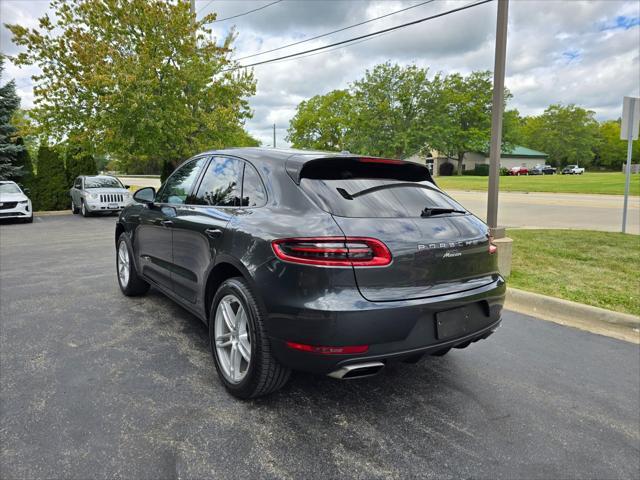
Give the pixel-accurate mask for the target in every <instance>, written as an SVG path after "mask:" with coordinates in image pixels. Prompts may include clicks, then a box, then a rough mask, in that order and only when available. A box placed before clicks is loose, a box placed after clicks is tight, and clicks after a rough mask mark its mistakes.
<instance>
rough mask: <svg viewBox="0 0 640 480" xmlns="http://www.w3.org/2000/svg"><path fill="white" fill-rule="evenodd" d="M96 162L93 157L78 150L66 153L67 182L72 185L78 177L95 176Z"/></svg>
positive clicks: (96, 170)
mask: <svg viewBox="0 0 640 480" xmlns="http://www.w3.org/2000/svg"><path fill="white" fill-rule="evenodd" d="M97 173H98V169H97V168H96V160H95V158H93V155H90V154H88V153H86V152H83V151H82V150H80V149H71V150H69V151H68V152H67V182H68V183H69V185H71V184H72V183H73V181H74V180H75V178H76V177H77V176H79V175H97Z"/></svg>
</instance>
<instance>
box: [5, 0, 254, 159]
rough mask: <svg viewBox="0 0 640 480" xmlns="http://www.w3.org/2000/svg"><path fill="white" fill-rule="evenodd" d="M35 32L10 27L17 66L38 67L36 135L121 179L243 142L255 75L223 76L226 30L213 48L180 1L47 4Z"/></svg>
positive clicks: (61, 0)
mask: <svg viewBox="0 0 640 480" xmlns="http://www.w3.org/2000/svg"><path fill="white" fill-rule="evenodd" d="M51 9H52V10H53V13H54V14H55V17H54V18H55V20H52V19H51V18H49V16H48V15H45V16H43V17H42V18H40V19H39V27H38V28H34V29H27V28H25V27H23V26H21V25H17V24H14V25H8V26H7V27H8V28H9V30H11V32H12V33H13V41H14V43H16V44H17V45H19V46H22V47H24V48H25V52H23V53H20V54H18V55H17V56H16V57H15V58H14V61H15V63H16V64H18V65H37V66H38V67H40V69H41V70H42V72H43V73H42V75H38V76H36V77H34V83H35V86H34V94H35V107H34V108H33V109H32V111H31V112H30V115H31V116H32V117H33V118H34V120H36V123H37V125H38V128H39V131H40V132H42V133H44V134H45V135H46V136H47V137H48V138H50V139H53V140H54V141H55V142H56V143H59V142H61V141H68V142H69V143H70V144H73V145H76V146H78V147H80V148H82V150H83V151H86V152H91V153H92V154H102V153H104V154H110V155H112V156H113V157H114V158H117V159H118V160H119V164H120V165H121V166H122V167H123V169H124V170H125V171H132V172H133V171H138V172H141V171H150V170H155V171H159V169H160V166H161V164H162V161H164V160H169V161H172V162H174V163H175V162H178V161H179V160H180V159H184V158H186V157H189V156H191V155H192V154H194V153H196V152H198V151H201V150H203V149H208V148H219V147H224V146H229V145H233V144H234V142H236V141H238V139H241V140H247V139H248V138H247V137H248V136H247V135H246V133H245V132H244V122H245V121H246V119H247V118H249V117H250V116H251V110H250V109H249V106H248V103H247V99H246V98H247V97H248V96H250V95H253V94H254V93H255V80H254V78H253V73H252V72H247V71H246V70H239V71H230V70H229V69H230V68H231V67H233V66H234V65H236V63H235V62H233V61H231V60H230V58H229V57H230V54H231V51H232V48H231V46H232V43H233V40H234V35H235V34H234V33H233V31H232V32H231V33H230V34H228V35H227V36H226V37H224V38H223V41H222V43H221V44H217V43H216V40H215V37H214V36H213V32H212V31H211V29H210V28H208V27H207V26H206V25H207V24H210V23H211V22H212V21H213V20H214V19H215V15H214V14H210V15H206V16H204V17H203V18H201V19H199V20H196V19H194V17H193V15H192V14H191V13H190V11H189V5H188V2H185V1H183V0H169V1H165V0H52V2H51Z"/></svg>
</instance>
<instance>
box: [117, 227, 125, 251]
mask: <svg viewBox="0 0 640 480" xmlns="http://www.w3.org/2000/svg"><path fill="white" fill-rule="evenodd" d="M124 231H125V228H124V225H122V224H121V223H120V222H117V223H116V238H115V242H116V247H117V246H118V239H119V238H120V235H122V234H123V233H124Z"/></svg>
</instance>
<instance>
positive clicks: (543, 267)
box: [507, 229, 640, 315]
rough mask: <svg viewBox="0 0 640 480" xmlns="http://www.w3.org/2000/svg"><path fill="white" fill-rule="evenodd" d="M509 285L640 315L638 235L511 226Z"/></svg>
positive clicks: (639, 238) (639, 242)
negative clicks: (511, 254)
mask: <svg viewBox="0 0 640 480" xmlns="http://www.w3.org/2000/svg"><path fill="white" fill-rule="evenodd" d="M507 235H508V236H509V237H511V238H512V239H513V263H512V270H511V277H509V281H508V285H509V286H510V287H515V288H520V289H522V290H528V291H531V292H536V293H541V294H544V295H549V296H552V297H559V298H564V299H566V300H573V301H574V302H580V303H585V304H587V305H593V306H596V307H601V308H606V309H608V310H615V311H618V312H624V313H631V314H634V315H640V237H639V236H637V235H625V234H622V233H609V232H593V231H587V230H520V229H512V230H509V231H508V233H507Z"/></svg>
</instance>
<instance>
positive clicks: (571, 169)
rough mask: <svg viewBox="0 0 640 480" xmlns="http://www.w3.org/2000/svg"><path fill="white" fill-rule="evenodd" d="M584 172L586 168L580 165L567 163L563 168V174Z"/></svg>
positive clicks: (580, 173)
mask: <svg viewBox="0 0 640 480" xmlns="http://www.w3.org/2000/svg"><path fill="white" fill-rule="evenodd" d="M583 173H584V168H582V167H579V166H578V165H567V166H566V167H564V168H563V169H562V175H582V174H583Z"/></svg>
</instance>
